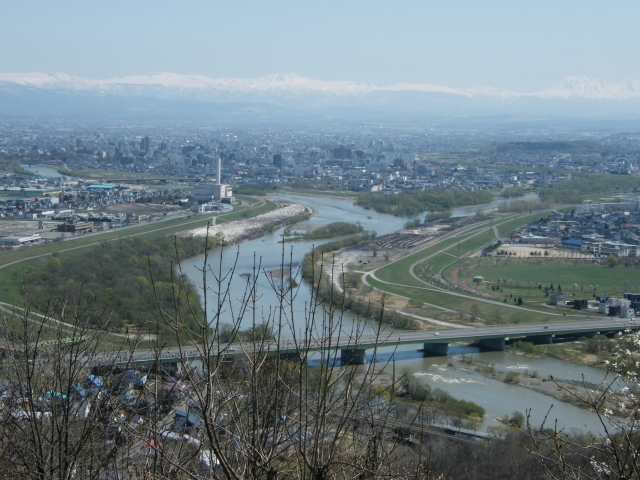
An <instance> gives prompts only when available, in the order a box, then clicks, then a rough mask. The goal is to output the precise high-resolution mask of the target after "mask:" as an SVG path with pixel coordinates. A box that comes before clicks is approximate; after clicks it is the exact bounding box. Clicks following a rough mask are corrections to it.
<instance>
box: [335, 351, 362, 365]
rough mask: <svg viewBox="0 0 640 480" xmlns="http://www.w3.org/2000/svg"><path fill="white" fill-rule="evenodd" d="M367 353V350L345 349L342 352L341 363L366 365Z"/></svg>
mask: <svg viewBox="0 0 640 480" xmlns="http://www.w3.org/2000/svg"><path fill="white" fill-rule="evenodd" d="M366 353H367V351H366V350H365V349H353V348H345V349H344V350H340V361H341V362H342V365H366V364H367V357H366V356H365V354H366Z"/></svg>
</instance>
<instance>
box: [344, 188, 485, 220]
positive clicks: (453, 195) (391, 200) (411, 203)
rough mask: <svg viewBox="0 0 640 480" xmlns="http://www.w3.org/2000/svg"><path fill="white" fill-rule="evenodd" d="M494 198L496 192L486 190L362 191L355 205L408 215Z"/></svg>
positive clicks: (481, 203) (438, 210)
mask: <svg viewBox="0 0 640 480" xmlns="http://www.w3.org/2000/svg"><path fill="white" fill-rule="evenodd" d="M493 200H494V197H493V195H492V194H491V193H490V192H487V191H474V192H461V191H452V190H424V191H416V192H411V193H398V194H385V193H361V194H360V195H358V198H357V200H356V205H358V206H359V207H362V208H365V209H367V210H371V209H373V210H375V211H376V212H378V213H389V214H393V215H395V216H397V217H405V216H412V215H419V214H421V213H423V212H425V211H435V212H442V211H446V210H450V209H452V208H455V207H469V206H475V205H484V204H488V203H491V202H492V201H493Z"/></svg>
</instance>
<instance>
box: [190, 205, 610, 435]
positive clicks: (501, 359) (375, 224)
mask: <svg viewBox="0 0 640 480" xmlns="http://www.w3.org/2000/svg"><path fill="white" fill-rule="evenodd" d="M278 198H279V199H281V200H286V201H291V202H296V203H301V204H304V205H308V206H311V207H313V208H315V209H316V210H317V211H318V214H317V215H316V216H314V217H313V218H311V219H310V220H308V221H307V222H304V223H305V224H327V223H331V222H337V221H348V222H356V221H359V222H360V223H361V224H362V226H363V227H364V228H365V229H368V230H376V231H377V232H378V235H384V234H387V233H392V232H395V231H397V230H398V229H400V228H402V226H403V224H404V223H405V222H406V221H407V219H406V218H398V217H394V216H391V215H383V214H378V213H376V212H373V211H370V210H364V209H362V208H360V207H357V206H355V205H353V204H351V203H349V202H346V201H344V200H340V199H334V198H324V197H311V196H299V195H279V196H278ZM504 201H508V200H504V199H500V200H497V201H496V202H494V203H493V204H491V205H486V206H483V207H481V208H482V209H483V210H487V211H490V210H494V209H496V208H497V205H499V203H502V202H504ZM477 210H478V207H470V208H461V209H455V210H454V211H453V215H455V216H461V215H469V214H475V212H476V211H477ZM283 230H284V228H282V229H279V230H278V231H276V232H274V233H271V234H267V235H265V236H263V237H260V238H257V239H254V240H250V241H248V242H245V243H242V244H240V245H239V246H232V247H227V251H226V252H225V254H224V256H223V260H222V270H223V271H226V270H228V269H229V268H230V267H231V266H232V265H233V264H234V262H236V253H238V257H237V263H236V271H235V276H234V280H233V281H231V298H232V299H233V302H232V304H233V303H235V305H236V306H237V305H239V303H240V302H239V301H238V300H237V299H239V298H241V297H242V294H243V292H244V288H245V286H246V283H247V274H252V273H253V271H254V263H256V264H258V263H259V264H260V265H261V270H263V271H266V272H269V271H272V270H278V269H279V267H280V264H281V261H282V244H281V243H279V241H280V240H281V238H282V237H281V235H282V232H283ZM320 243H322V241H315V242H295V243H287V244H285V262H289V260H291V261H292V264H293V265H294V268H297V266H298V265H299V264H300V262H301V260H302V257H303V256H304V255H305V254H306V253H307V252H309V251H310V250H311V248H312V246H313V245H314V244H315V245H318V244H320ZM210 265H211V267H212V268H213V269H214V270H215V271H217V269H218V267H219V257H216V258H212V259H211V262H210ZM201 267H202V259H201V258H194V259H189V260H188V261H186V262H184V264H183V271H184V273H186V275H187V276H188V277H189V278H190V279H191V280H192V281H193V282H194V283H195V284H196V286H198V287H200V288H201V287H202V283H203V280H202V279H203V276H202V271H201ZM243 274H244V275H243ZM207 281H208V282H209V283H210V282H212V281H213V274H212V273H211V272H209V273H208V274H207ZM258 292H259V294H260V297H259V299H258V301H257V302H256V305H257V307H258V310H257V313H256V316H257V317H258V319H260V318H261V317H267V316H268V315H269V312H270V311H273V310H270V306H272V305H275V304H276V300H277V297H276V294H275V293H274V292H273V290H272V288H271V286H270V285H269V282H268V280H267V276H266V275H264V274H262V275H260V276H259V277H258ZM309 295H310V288H309V286H308V285H306V284H304V283H303V284H302V285H301V286H300V289H299V291H298V295H297V297H296V298H295V300H294V302H293V311H294V314H293V315H294V324H295V318H298V319H304V315H305V309H306V307H307V300H308V298H309ZM209 300H210V301H213V300H214V299H213V298H212V295H209ZM235 313H237V308H236V309H234V314H235ZM223 317H224V320H225V321H228V322H231V321H232V313H231V308H227V309H226V312H225V314H224V315H223ZM302 321H304V320H302ZM355 321H357V320H356V319H354V318H353V317H347V318H346V319H345V324H346V325H347V327H348V326H350V324H351V323H350V322H355ZM251 322H252V318H251V315H247V316H246V317H245V318H244V320H243V321H242V326H243V327H248V326H250V325H251ZM258 323H259V322H258ZM300 326H301V325H299V324H298V325H297V326H296V328H300ZM284 336H286V337H289V336H291V331H285V332H284ZM462 354H466V355H470V356H471V357H472V358H473V360H474V362H477V363H481V364H486V365H493V366H494V367H495V369H496V370H497V371H504V372H509V371H517V372H521V373H524V372H526V371H528V372H533V371H536V372H537V374H538V376H540V377H541V378H546V377H548V376H549V375H553V376H554V377H555V378H559V379H567V380H578V381H580V380H582V375H584V379H585V380H586V381H588V382H592V383H600V382H601V381H602V380H603V378H604V377H605V372H603V371H602V370H598V369H595V368H590V367H583V366H578V365H574V364H571V363H568V362H563V361H560V360H556V359H553V358H550V357H542V358H530V357H522V356H518V355H515V354H512V353H509V352H480V351H479V349H477V348H475V347H471V346H461V345H459V346H456V345H452V346H451V347H450V358H446V357H424V355H423V354H422V353H421V352H418V351H417V347H416V346H403V347H401V348H399V349H397V350H396V349H395V348H394V347H384V348H381V349H380V351H379V352H378V355H377V358H376V361H377V362H378V364H379V365H383V364H384V363H385V362H387V361H388V360H389V359H390V358H391V356H392V355H393V357H394V358H395V361H396V369H397V371H402V370H403V369H406V370H408V371H410V372H413V373H414V374H416V375H417V376H419V377H420V378H421V379H422V380H424V381H425V382H426V383H428V384H429V385H431V386H432V387H433V388H441V389H443V390H446V391H448V392H449V393H451V394H452V395H453V396H455V397H456V398H460V399H464V400H471V401H473V402H475V403H477V404H479V405H481V406H482V407H483V408H484V409H485V410H486V416H485V417H484V419H483V423H482V426H481V427H480V428H481V429H483V430H486V428H487V427H489V426H498V425H500V423H499V422H497V421H496V420H495V419H496V418H498V417H503V416H505V415H510V414H511V413H512V412H513V411H520V412H522V413H524V412H525V411H526V410H531V420H532V423H533V425H539V424H540V423H541V422H542V421H543V419H544V416H545V415H546V414H547V412H548V411H549V409H550V408H551V407H552V406H553V408H551V412H550V414H549V418H548V421H547V426H554V423H555V421H556V420H557V422H558V426H559V427H560V428H564V429H566V430H569V431H571V430H575V431H580V430H581V431H587V430H589V431H591V432H594V433H602V431H603V428H602V426H601V424H600V422H599V420H598V417H597V416H596V415H595V413H593V412H590V411H587V410H584V409H581V408H578V407H576V406H573V405H570V404H568V403H562V402H560V401H557V400H555V399H553V398H552V397H549V396H547V395H543V394H541V393H537V392H534V391H532V390H528V389H525V388H522V387H518V386H516V385H511V384H507V383H503V382H500V381H497V380H494V379H491V378H486V377H483V376H481V375H479V374H478V373H476V372H475V371H474V370H473V368H472V367H469V366H468V365H466V364H464V363H462V362H460V361H459V360H460V355H462ZM368 361H372V358H371V355H368ZM448 363H452V364H453V366H448V365H447V364H448ZM387 369H388V370H390V367H387ZM389 373H390V372H389Z"/></svg>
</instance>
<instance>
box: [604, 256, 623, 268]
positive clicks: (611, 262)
mask: <svg viewBox="0 0 640 480" xmlns="http://www.w3.org/2000/svg"><path fill="white" fill-rule="evenodd" d="M607 263H608V264H609V266H610V267H611V268H615V267H616V266H617V265H618V263H620V260H618V257H616V256H615V255H609V256H608V257H607Z"/></svg>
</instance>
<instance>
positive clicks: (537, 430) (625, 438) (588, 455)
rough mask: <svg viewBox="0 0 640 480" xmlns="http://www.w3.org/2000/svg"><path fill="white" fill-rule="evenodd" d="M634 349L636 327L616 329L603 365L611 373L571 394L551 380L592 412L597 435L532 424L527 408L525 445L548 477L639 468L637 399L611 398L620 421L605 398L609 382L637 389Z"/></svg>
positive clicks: (637, 346)
mask: <svg viewBox="0 0 640 480" xmlns="http://www.w3.org/2000/svg"><path fill="white" fill-rule="evenodd" d="M605 340H606V339H605ZM597 342H598V340H597V339H594V340H591V341H590V343H589V345H591V346H593V345H594V344H596V343H597ZM639 353H640V333H638V332H634V333H631V334H628V335H624V336H623V335H620V336H619V337H618V340H617V342H616V346H615V347H612V356H613V358H615V362H614V363H610V364H609V365H608V366H609V368H610V371H611V372H612V373H611V374H610V375H608V376H605V377H604V379H603V381H602V383H601V384H600V386H599V388H598V389H596V390H592V391H591V393H588V394H586V395H577V394H576V393H573V392H571V393H570V392H568V391H567V389H566V388H565V387H562V386H560V385H558V383H556V385H557V386H558V388H559V389H560V390H564V391H565V394H567V395H569V396H570V397H571V398H572V402H574V403H576V404H582V405H583V406H584V407H585V408H589V409H592V411H594V412H595V413H596V415H597V416H598V418H599V420H600V422H601V424H602V425H603V427H605V429H604V435H603V436H596V435H584V436H578V437H572V436H569V435H567V434H565V433H564V432H561V431H559V430H558V429H556V428H549V427H548V426H546V425H545V423H543V424H542V425H540V426H535V427H534V426H533V425H532V424H531V422H530V412H528V413H527V427H526V431H527V434H528V436H529V439H530V446H529V447H528V451H529V452H530V453H531V454H532V455H533V456H534V457H535V458H536V459H537V460H538V462H539V463H540V465H542V466H543V467H544V469H545V471H546V473H547V476H548V477H549V478H566V479H576V480H578V479H583V478H611V479H630V478H636V477H637V472H638V471H640V458H639V456H638V455H637V451H638V445H639V444H640V436H639V434H638V424H639V421H640V399H639V398H638V397H637V396H636V395H627V396H626V398H625V400H624V403H622V404H618V402H615V404H616V405H617V409H618V410H619V411H618V412H617V415H618V416H619V417H622V418H623V419H624V420H623V421H620V420H615V419H613V418H611V417H612V416H613V412H612V411H611V410H610V408H609V405H610V404H609V403H608V402H607V401H608V399H609V397H610V396H611V395H612V393H611V387H612V386H613V384H614V383H615V382H618V381H619V382H621V384H624V385H626V387H625V391H626V392H629V391H636V390H637V389H638V386H639V382H640V375H639V373H640V364H638V362H637V356H638V354H639ZM585 391H587V390H586V383H585Z"/></svg>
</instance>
